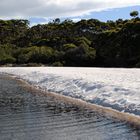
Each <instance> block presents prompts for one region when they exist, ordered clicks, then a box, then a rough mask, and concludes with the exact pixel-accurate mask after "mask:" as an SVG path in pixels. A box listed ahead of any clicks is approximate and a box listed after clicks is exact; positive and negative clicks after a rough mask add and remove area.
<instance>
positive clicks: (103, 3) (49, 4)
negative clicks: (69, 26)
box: [0, 0, 140, 25]
mask: <svg viewBox="0 0 140 140" xmlns="http://www.w3.org/2000/svg"><path fill="white" fill-rule="evenodd" d="M133 10H137V11H139V13H140V0H0V18H1V19H28V20H29V21H30V23H31V25H35V24H43V23H47V22H49V21H51V20H53V19H55V18H60V19H61V20H64V19H67V18H69V19H72V20H73V21H79V20H80V19H89V18H95V19H99V20H101V21H107V20H116V19H118V18H123V19H128V18H130V16H129V13H130V12H131V11H133Z"/></svg>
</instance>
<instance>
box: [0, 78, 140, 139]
mask: <svg viewBox="0 0 140 140" xmlns="http://www.w3.org/2000/svg"><path fill="white" fill-rule="evenodd" d="M112 139H115V140H139V139H140V130H139V129H136V128H134V127H131V126H130V125H128V124H127V123H125V122H120V121H118V120H115V119H111V118H106V117H104V116H103V115H101V114H98V113H96V112H94V111H90V110H87V109H82V108H78V107H76V106H74V105H71V104H64V103H63V102H60V101H58V100H56V99H55V98H53V97H50V96H43V95H39V94H36V93H34V92H33V91H30V92H29V91H28V90H26V89H25V88H23V87H22V86H21V85H19V83H18V82H17V81H16V80H13V79H9V78H6V77H4V76H2V75H0V140H112Z"/></svg>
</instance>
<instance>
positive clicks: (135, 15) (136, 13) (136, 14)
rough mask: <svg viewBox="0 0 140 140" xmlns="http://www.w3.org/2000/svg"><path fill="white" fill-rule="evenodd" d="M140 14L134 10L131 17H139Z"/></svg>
mask: <svg viewBox="0 0 140 140" xmlns="http://www.w3.org/2000/svg"><path fill="white" fill-rule="evenodd" d="M138 15H139V12H138V11H132V12H130V16H131V17H137V16H138Z"/></svg>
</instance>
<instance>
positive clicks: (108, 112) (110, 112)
mask: <svg viewBox="0 0 140 140" xmlns="http://www.w3.org/2000/svg"><path fill="white" fill-rule="evenodd" d="M6 77H7V78H12V79H15V80H16V81H17V82H18V83H19V84H20V85H21V86H22V87H24V88H25V89H26V90H29V91H32V93H34V94H38V95H39V94H40V95H43V96H50V97H53V98H54V99H57V100H59V101H62V102H63V103H65V104H72V105H75V106H78V107H80V108H86V109H90V110H94V111H96V112H98V113H100V114H103V115H104V116H106V117H112V118H115V119H118V120H120V121H126V122H127V123H129V124H132V125H134V126H135V127H138V128H140V116H136V115H133V114H129V113H123V112H119V111H117V110H114V109H111V108H107V107H103V106H99V105H96V104H91V103H88V102H85V101H83V100H81V99H75V98H72V97H69V96H64V95H60V94H57V93H52V92H51V93H50V92H45V91H43V90H41V89H38V88H36V87H34V86H32V85H30V84H29V83H27V82H25V81H23V80H21V79H18V78H16V77H14V76H6Z"/></svg>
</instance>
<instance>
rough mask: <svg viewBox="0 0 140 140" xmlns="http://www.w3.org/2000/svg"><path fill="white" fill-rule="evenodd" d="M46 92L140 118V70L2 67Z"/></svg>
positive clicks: (4, 71) (1, 70)
mask: <svg viewBox="0 0 140 140" xmlns="http://www.w3.org/2000/svg"><path fill="white" fill-rule="evenodd" d="M0 73H7V74H13V75H15V76H16V77H18V78H21V79H23V80H25V81H27V82H29V83H30V84H32V85H34V86H36V87H37V88H41V89H43V90H45V91H51V92H56V93H59V94H63V95H66V96H71V97H73V98H79V99H82V100H84V101H87V102H90V103H95V104H98V105H102V106H105V107H110V108H113V109H116V110H119V111H122V112H129V113H133V114H135V115H140V69H119V68H63V67H30V68H29V67H28V68H27V67H24V68H19V67H17V68H0Z"/></svg>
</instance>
